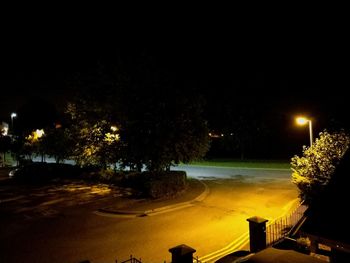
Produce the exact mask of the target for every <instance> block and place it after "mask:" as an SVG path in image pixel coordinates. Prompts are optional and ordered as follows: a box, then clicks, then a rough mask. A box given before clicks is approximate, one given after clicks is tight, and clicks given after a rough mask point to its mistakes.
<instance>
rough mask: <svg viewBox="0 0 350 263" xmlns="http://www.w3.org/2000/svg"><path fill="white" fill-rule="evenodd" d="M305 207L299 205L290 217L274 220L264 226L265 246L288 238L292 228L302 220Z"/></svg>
mask: <svg viewBox="0 0 350 263" xmlns="http://www.w3.org/2000/svg"><path fill="white" fill-rule="evenodd" d="M306 209H307V206H305V205H300V206H299V207H298V208H296V209H295V210H294V211H293V212H292V213H291V214H290V215H288V216H284V217H281V218H278V219H276V220H274V221H273V222H272V223H271V224H269V225H267V226H266V246H272V245H274V244H276V243H277V242H279V241H280V240H282V239H283V238H284V237H287V236H289V234H290V231H291V230H292V229H293V227H294V226H295V225H296V224H297V223H298V222H299V221H300V220H301V219H302V217H303V216H304V212H305V211H306Z"/></svg>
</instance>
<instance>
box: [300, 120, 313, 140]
mask: <svg viewBox="0 0 350 263" xmlns="http://www.w3.org/2000/svg"><path fill="white" fill-rule="evenodd" d="M296 122H297V124H298V125H305V124H306V123H309V133H310V146H312V141H313V135H312V122H311V120H309V119H307V118H305V117H297V118H296Z"/></svg>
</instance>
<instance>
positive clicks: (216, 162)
mask: <svg viewBox="0 0 350 263" xmlns="http://www.w3.org/2000/svg"><path fill="white" fill-rule="evenodd" d="M190 164H191V165H200V166H216V167H244V168H273V169H290V163H289V160H243V161H242V160H237V159H212V160H204V161H196V162H191V163H190Z"/></svg>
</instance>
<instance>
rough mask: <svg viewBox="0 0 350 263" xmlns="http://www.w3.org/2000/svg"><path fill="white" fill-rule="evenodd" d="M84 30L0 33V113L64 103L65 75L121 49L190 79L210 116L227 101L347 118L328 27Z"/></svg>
mask: <svg viewBox="0 0 350 263" xmlns="http://www.w3.org/2000/svg"><path fill="white" fill-rule="evenodd" d="M84 32H85V34H83V33H82V32H80V31H76V32H71V31H70V32H67V33H66V32H62V31H58V32H54V33H53V32H50V33H48V32H45V31H33V30H29V29H24V30H22V31H21V32H17V33H16V32H11V33H10V34H9V35H8V36H7V37H6V38H3V39H5V40H4V43H3V46H2V48H1V53H2V56H1V64H2V73H1V79H0V85H1V93H2V94H1V97H0V106H1V107H0V118H1V119H4V120H6V118H7V119H8V117H9V114H10V112H11V111H15V110H17V109H18V108H19V107H20V106H21V105H22V104H23V103H25V102H26V101H28V100H30V99H31V98H38V97H40V98H43V99H45V100H48V101H50V102H53V103H56V104H57V105H63V104H64V102H65V100H66V98H67V97H68V98H69V96H71V93H70V90H69V88H67V82H69V81H70V80H72V79H74V78H76V77H77V76H78V75H79V74H89V72H91V71H93V70H94V69H96V67H97V65H98V64H99V63H102V64H103V63H113V61H114V60H115V59H116V58H117V57H118V56H123V57H125V58H130V61H137V62H140V61H142V59H143V57H144V55H146V56H147V57H151V58H152V59H153V60H154V61H155V64H156V66H157V67H158V68H161V69H162V70H165V71H167V72H170V73H171V74H174V76H176V79H177V81H178V83H185V82H187V83H191V85H192V86H195V87H196V89H197V90H198V92H200V93H202V94H204V95H205V96H206V98H207V100H208V102H209V103H208V105H210V106H211V107H212V111H213V115H215V113H216V111H220V110H222V109H221V106H222V105H223V104H228V105H239V107H254V108H256V109H258V110H259V109H260V108H264V109H267V108H268V109H269V110H270V111H271V112H276V113H281V112H282V113H283V114H285V115H287V114H294V113H298V112H305V113H310V115H314V116H315V117H316V118H317V117H319V116H321V118H326V117H325V116H328V115H332V116H336V117H339V116H342V117H341V118H343V119H344V118H346V115H345V114H344V111H345V109H346V106H347V101H348V98H347V95H346V94H345V92H346V89H347V88H348V87H349V73H348V72H349V66H348V63H349V62H348V61H349V52H348V48H347V42H346V41H345V39H346V37H345V35H343V34H341V32H337V31H334V30H332V28H325V27H324V28H318V29H316V28H311V27H306V28H303V30H300V31H298V30H297V29H295V30H289V31H288V30H285V31H279V30H276V31H274V32H269V33H267V30H266V29H265V28H261V29H258V30H255V31H250V30H247V31H245V32H244V33H237V31H236V30H233V29H232V30H227V29H226V28H225V29H222V30H219V29H218V30H213V31H210V32H206V31H205V30H203V29H201V30H198V31H196V28H190V29H188V30H186V31H183V32H181V31H180V32H179V31H177V32H176V34H175V33H174V34H173V32H168V34H166V33H164V32H162V34H159V32H158V33H153V34H151V33H148V32H147V31H146V32H143V33H142V34H139V35H138V34H136V33H135V35H134V36H132V37H125V36H124V35H123V36H120V35H118V33H117V32H118V31H113V34H111V32H109V33H108V32H102V33H99V34H97V35H95V34H92V33H86V31H84ZM110 35H114V37H112V38H110V37H109V36H110ZM106 61H107V62H106ZM215 108H217V109H215ZM327 118H328V117H327ZM339 118H340V117H339ZM325 122H326V121H325ZM322 125H323V124H322ZM325 125H326V124H325ZM320 126H321V124H320Z"/></svg>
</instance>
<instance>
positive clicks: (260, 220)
mask: <svg viewBox="0 0 350 263" xmlns="http://www.w3.org/2000/svg"><path fill="white" fill-rule="evenodd" d="M247 221H248V222H253V223H257V224H261V223H265V222H267V221H269V220H267V219H265V218H262V217H258V216H253V217H251V218H248V219H247Z"/></svg>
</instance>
